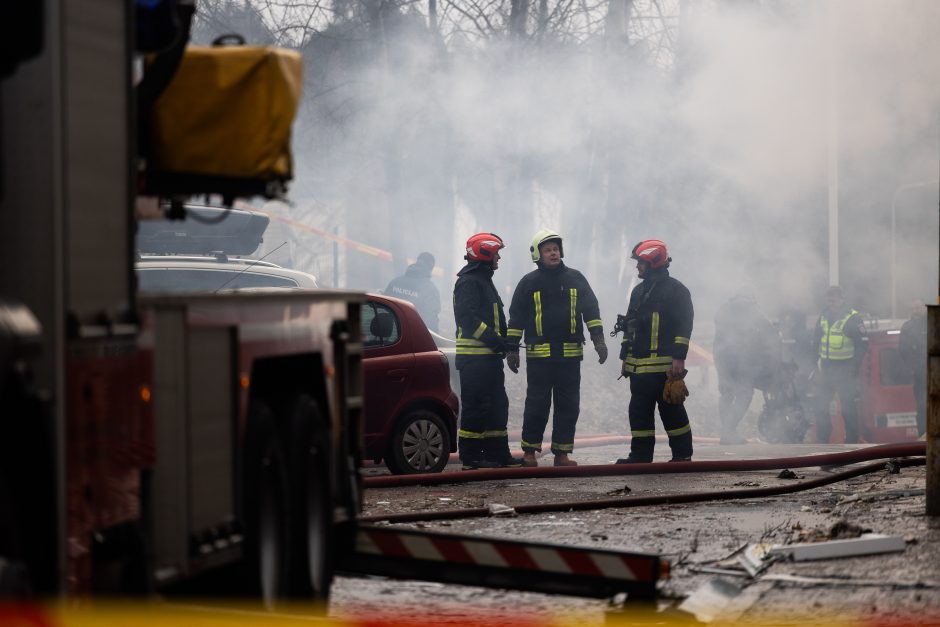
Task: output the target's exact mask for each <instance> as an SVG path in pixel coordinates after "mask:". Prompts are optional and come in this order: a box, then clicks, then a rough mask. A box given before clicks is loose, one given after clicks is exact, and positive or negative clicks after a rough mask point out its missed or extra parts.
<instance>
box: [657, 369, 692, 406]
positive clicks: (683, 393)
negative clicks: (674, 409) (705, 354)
mask: <svg viewBox="0 0 940 627" xmlns="http://www.w3.org/2000/svg"><path fill="white" fill-rule="evenodd" d="M688 372H689V371H688V370H683V371H682V374H680V375H678V376H672V375H671V374H667V375H666V385H665V386H664V387H663V401H664V402H666V403H669V404H670V405H681V404H682V403H684V402H685V399H686V398H688V396H689V388H687V387H686V385H685V381H684V379H685V375H686V374H687V373H688Z"/></svg>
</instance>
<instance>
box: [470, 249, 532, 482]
mask: <svg viewBox="0 0 940 627" xmlns="http://www.w3.org/2000/svg"><path fill="white" fill-rule="evenodd" d="M503 247H504V244H503V240H501V239H500V238H499V236H497V235H494V234H493V233H477V234H476V235H474V236H472V237H471V238H470V239H468V240H467V254H466V255H465V257H464V259H466V260H467V265H465V266H464V267H463V268H462V269H461V270H460V272H458V273H457V282H456V284H454V318H455V320H456V323H457V357H456V366H457V370H458V372H459V373H460V404H461V415H460V431H459V432H458V438H457V449H458V451H459V454H460V460H461V461H462V462H463V467H464V469H465V470H472V469H476V468H505V467H511V466H521V465H522V460H520V459H518V458H514V457H513V456H512V455H511V454H510V452H509V437H508V433H507V431H506V423H507V422H508V420H509V398H508V397H507V396H506V386H505V382H506V381H505V375H504V374H503V357H504V356H505V354H506V339H505V337H506V315H505V314H504V313H503V301H502V299H501V298H500V297H499V293H498V292H497V291H496V287H495V286H494V285H493V272H494V271H495V270H496V269H497V268H498V267H499V251H500V249H501V248H503Z"/></svg>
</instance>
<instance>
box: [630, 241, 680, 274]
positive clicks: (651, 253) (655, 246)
mask: <svg viewBox="0 0 940 627" xmlns="http://www.w3.org/2000/svg"><path fill="white" fill-rule="evenodd" d="M630 258H631V259H636V260H637V261H645V262H647V263H648V264H650V268H654V269H655V268H666V267H668V266H669V262H670V261H672V257H670V256H669V251H668V250H667V249H666V242H663V241H661V240H658V239H645V240H643V241H642V242H640V243H639V244H637V245H636V246H634V247H633V253H632V254H631V255H630Z"/></svg>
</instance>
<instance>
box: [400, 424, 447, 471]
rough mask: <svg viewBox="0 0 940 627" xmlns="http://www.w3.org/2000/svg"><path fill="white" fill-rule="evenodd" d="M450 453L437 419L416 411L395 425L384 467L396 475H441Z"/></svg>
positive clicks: (443, 426)
mask: <svg viewBox="0 0 940 627" xmlns="http://www.w3.org/2000/svg"><path fill="white" fill-rule="evenodd" d="M450 453H451V451H450V434H449V433H448V430H447V426H446V425H445V424H444V421H443V420H441V417H440V416H438V415H437V414H435V413H434V412H433V411H430V410H427V409H416V410H413V411H410V412H408V413H406V414H405V415H404V416H402V417H401V418H400V419H399V420H398V422H397V423H396V424H395V428H394V429H393V430H392V437H391V439H390V440H389V443H388V453H387V455H386V457H385V464H386V465H387V466H388V469H389V470H391V471H392V472H393V473H395V474H396V475H406V474H418V473H427V472H441V471H442V470H444V466H446V465H447V462H448V460H449V458H450Z"/></svg>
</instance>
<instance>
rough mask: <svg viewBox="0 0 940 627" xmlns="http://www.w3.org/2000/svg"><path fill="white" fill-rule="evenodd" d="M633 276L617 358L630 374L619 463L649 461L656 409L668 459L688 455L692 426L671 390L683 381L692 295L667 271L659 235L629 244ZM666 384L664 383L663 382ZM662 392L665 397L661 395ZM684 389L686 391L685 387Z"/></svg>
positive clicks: (680, 398) (684, 458) (666, 253)
mask: <svg viewBox="0 0 940 627" xmlns="http://www.w3.org/2000/svg"><path fill="white" fill-rule="evenodd" d="M631 258H633V259H636V269H637V276H639V278H641V279H643V282H642V283H640V284H639V285H637V286H636V287H635V288H634V289H633V293H631V294H630V304H629V306H628V307H627V314H626V316H625V318H626V320H625V323H624V329H623V335H624V337H623V343H622V344H621V347H620V358H621V359H622V360H623V365H622V372H623V374H624V376H626V377H628V378H629V379H630V407H629V417H630V433H631V435H632V438H631V441H630V455H629V456H628V457H627V458H625V459H618V460H617V463H618V464H631V463H647V462H651V461H653V446H654V444H655V442H656V422H655V413H654V412H655V409H656V407H657V406H658V407H659V416H660V418H661V419H662V421H663V426H664V427H665V428H666V434H667V435H668V436H669V447H670V448H671V449H672V460H671V461H689V460H691V459H692V426H691V425H690V424H689V415H688V414H687V413H686V411H685V407H684V405H683V404H682V401H683V400H684V396H683V395H676V394H673V393H671V392H672V390H673V389H674V388H675V387H677V386H673V383H676V384H678V386H681V389H682V390H684V389H685V387H684V383H682V382H681V379H682V377H684V376H685V372H686V370H685V358H686V355H687V354H688V351H689V337H690V336H691V335H692V318H693V310H692V296H691V294H690V293H689V290H688V289H687V288H686V287H685V285H683V284H682V283H680V282H679V281H677V280H676V279H674V278H672V277H671V276H669V263H670V262H671V261H672V258H670V257H669V251H668V249H667V248H666V244H665V243H664V242H662V241H660V240H656V239H650V240H643V241H642V242H640V243H639V244H637V245H636V246H634V247H633V252H632V254H631ZM667 383H668V385H667ZM664 392H665V396H664ZM686 394H687V392H686Z"/></svg>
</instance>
